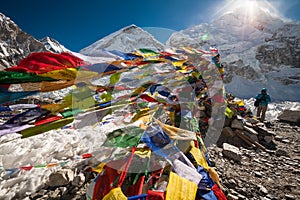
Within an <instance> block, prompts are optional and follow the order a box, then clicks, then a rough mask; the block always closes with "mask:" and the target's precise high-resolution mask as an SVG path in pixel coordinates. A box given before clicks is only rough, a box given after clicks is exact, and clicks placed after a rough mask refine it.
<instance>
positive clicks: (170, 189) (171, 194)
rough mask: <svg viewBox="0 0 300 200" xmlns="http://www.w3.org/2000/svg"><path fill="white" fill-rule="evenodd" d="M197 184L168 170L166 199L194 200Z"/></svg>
mask: <svg viewBox="0 0 300 200" xmlns="http://www.w3.org/2000/svg"><path fill="white" fill-rule="evenodd" d="M196 192H197V184H196V183H194V182H191V181H189V180H188V179H185V178H182V177H180V176H178V175H177V174H175V173H174V172H170V178H169V183H168V186H167V193H166V200H173V199H176V200H194V199H195V197H196Z"/></svg>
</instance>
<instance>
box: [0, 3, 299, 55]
mask: <svg viewBox="0 0 300 200" xmlns="http://www.w3.org/2000/svg"><path fill="white" fill-rule="evenodd" d="M232 1H234V0H213V1H212V0H127V1H124V0H105V1H103V0H85V1H82V0H77V1H75V0H0V5H1V6H0V12H1V13H3V14H5V15H6V16H7V17H10V18H11V19H12V20H13V21H14V22H15V23H16V24H17V25H18V26H19V27H20V28H21V29H22V30H23V31H25V32H27V33H28V34H30V35H33V36H34V37H35V38H37V39H40V38H43V37H45V36H50V37H52V38H54V39H56V40H58V41H59V42H60V43H61V44H63V45H64V46H65V47H67V48H68V49H70V50H72V51H79V50H80V49H82V48H84V47H86V46H88V45H90V44H92V43H94V42H95V41H97V40H99V39H101V38H102V37H104V36H106V35H108V34H110V33H112V32H114V31H117V30H119V29H120V28H122V27H125V26H128V25H131V24H136V25H137V26H139V27H142V28H145V29H146V30H149V31H153V32H157V33H158V34H159V35H160V36H163V35H168V33H170V32H172V31H179V30H182V29H186V28H188V27H190V26H192V25H196V24H200V23H203V22H209V21H210V20H211V19H212V18H213V17H214V16H215V13H218V11H220V10H222V9H221V8H222V7H224V5H225V4H226V3H228V2H232ZM257 1H260V0H257ZM261 1H266V0H261ZM268 1H269V2H271V3H272V5H274V6H275V7H276V8H280V9H279V10H280V12H281V14H282V15H284V16H285V17H288V18H291V19H295V20H299V19H300V14H299V10H300V0H288V1H287V0H268ZM163 33H165V34H163ZM161 39H162V40H165V38H163V37H162V38H161Z"/></svg>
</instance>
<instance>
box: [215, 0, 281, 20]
mask: <svg viewBox="0 0 300 200" xmlns="http://www.w3.org/2000/svg"><path fill="white" fill-rule="evenodd" d="M237 10H238V11H239V13H240V14H241V15H242V16H243V17H245V18H246V19H247V21H254V20H255V19H257V18H259V13H260V12H259V11H260V10H263V11H264V12H268V13H269V14H270V15H272V16H278V17H279V16H281V14H280V13H279V11H278V10H277V9H276V8H275V6H274V5H272V4H271V2H269V1H268V0H226V1H224V3H223V4H220V5H219V6H217V7H216V8H215V14H214V16H213V18H216V17H218V16H221V15H223V14H224V13H228V12H236V11H237Z"/></svg>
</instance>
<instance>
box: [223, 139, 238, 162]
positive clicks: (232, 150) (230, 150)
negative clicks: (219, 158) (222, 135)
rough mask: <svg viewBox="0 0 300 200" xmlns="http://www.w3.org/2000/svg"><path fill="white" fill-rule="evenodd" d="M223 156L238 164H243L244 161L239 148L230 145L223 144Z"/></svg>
mask: <svg viewBox="0 0 300 200" xmlns="http://www.w3.org/2000/svg"><path fill="white" fill-rule="evenodd" d="M223 155H224V156H225V157H227V158H229V159H232V160H234V161H237V162H241V160H242V154H241V152H240V150H239V148H237V147H235V146H233V145H230V144H228V143H224V144H223Z"/></svg>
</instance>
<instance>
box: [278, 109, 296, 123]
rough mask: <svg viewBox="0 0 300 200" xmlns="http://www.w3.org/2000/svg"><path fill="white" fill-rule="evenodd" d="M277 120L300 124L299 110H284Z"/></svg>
mask: <svg viewBox="0 0 300 200" xmlns="http://www.w3.org/2000/svg"><path fill="white" fill-rule="evenodd" d="M277 119H279V120H282V121H288V122H294V123H300V111H299V110H284V111H283V112H282V113H281V114H280V115H279V116H278V117H277Z"/></svg>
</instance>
